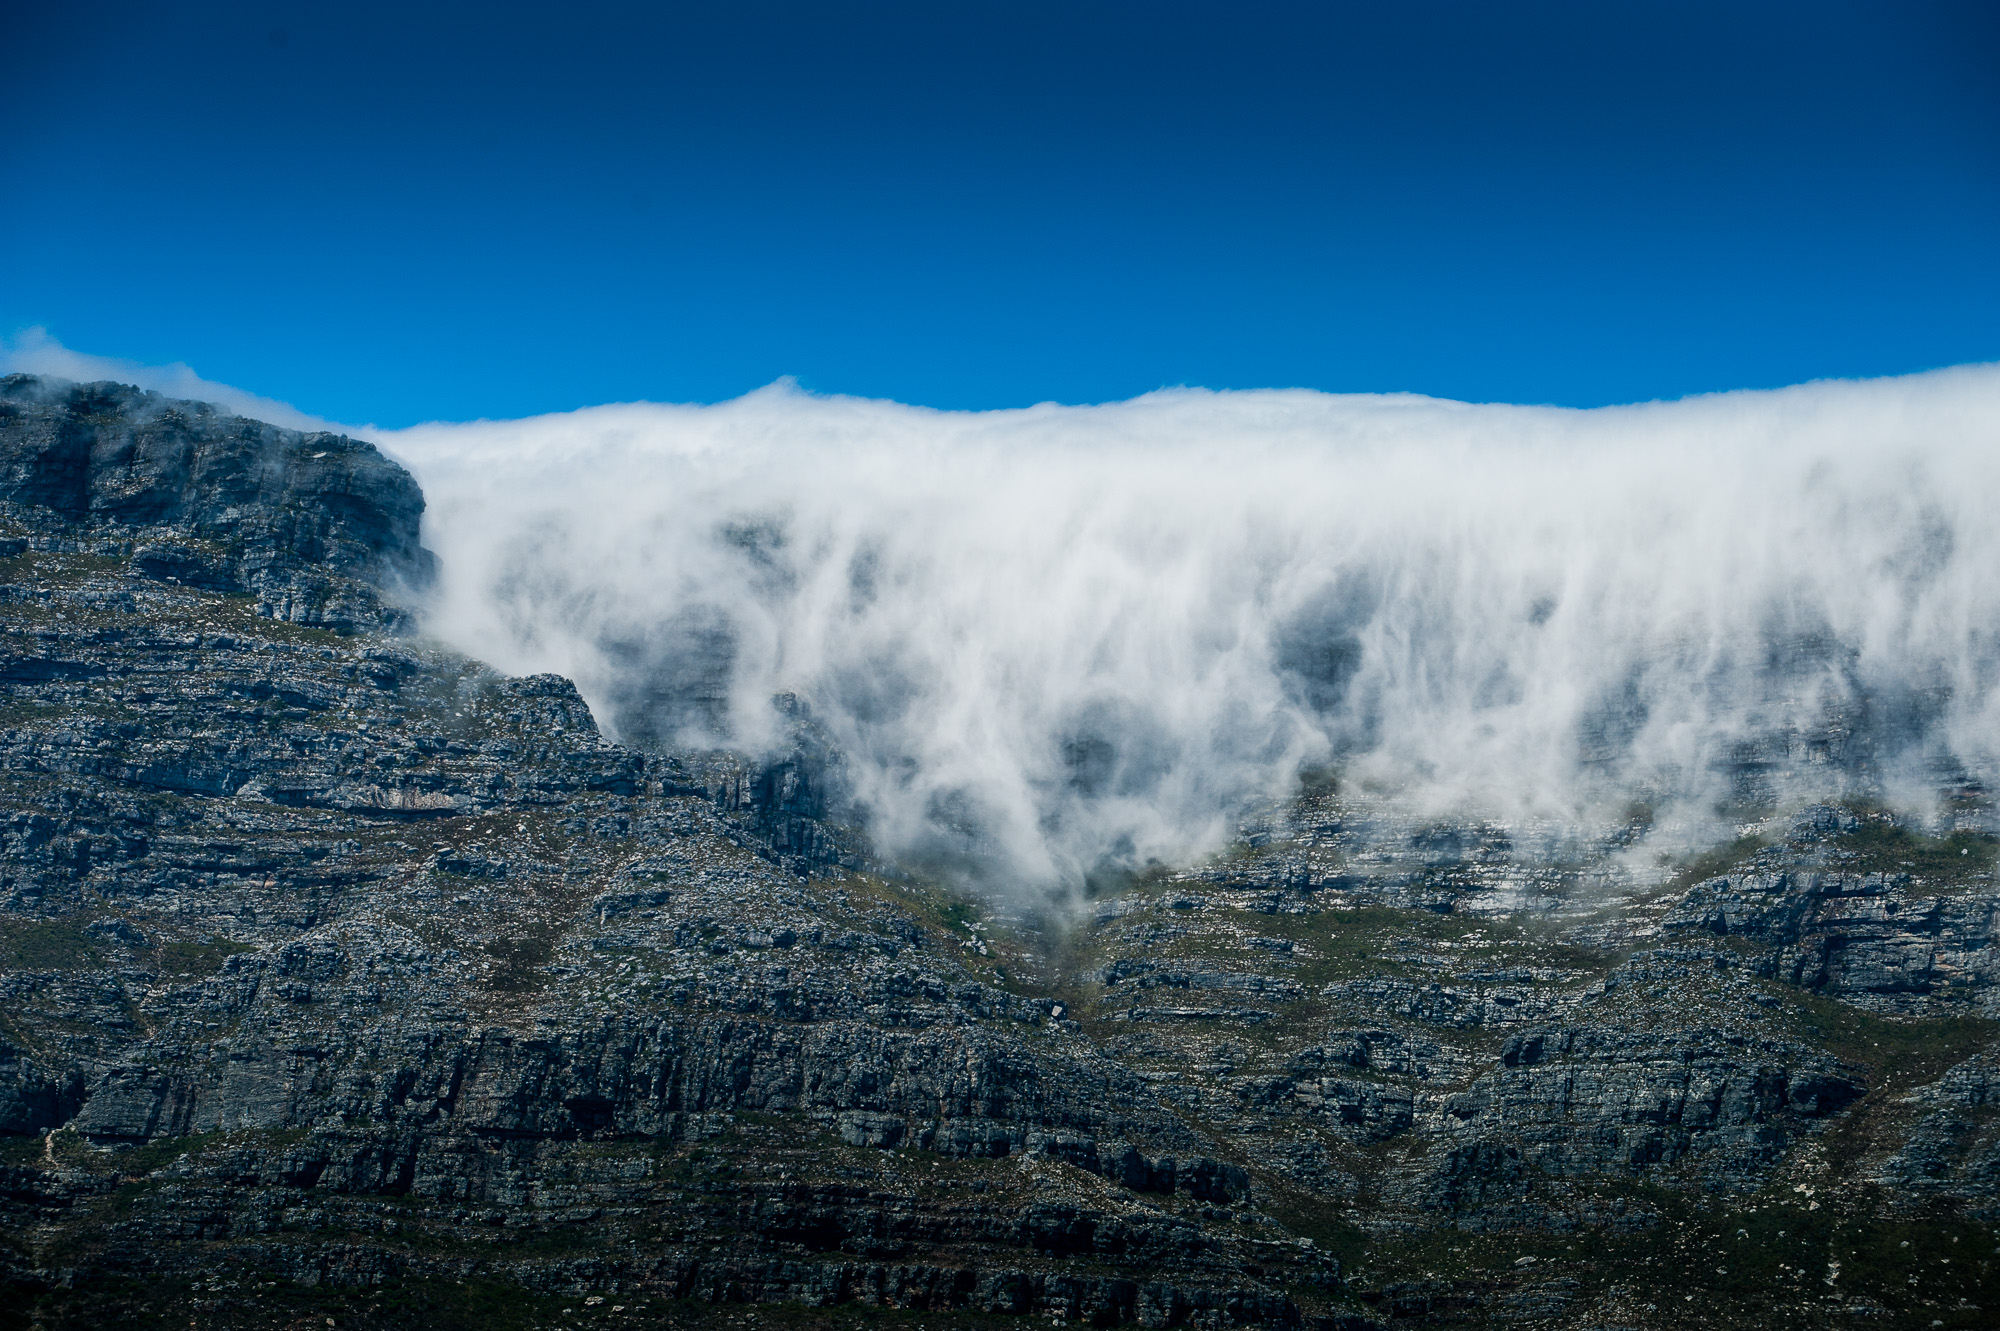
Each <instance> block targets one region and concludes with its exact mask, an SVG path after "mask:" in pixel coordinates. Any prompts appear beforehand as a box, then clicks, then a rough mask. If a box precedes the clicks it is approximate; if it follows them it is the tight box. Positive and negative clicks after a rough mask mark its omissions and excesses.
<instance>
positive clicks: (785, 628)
mask: <svg viewBox="0 0 2000 1331" xmlns="http://www.w3.org/2000/svg"><path fill="white" fill-rule="evenodd" d="M376 437H377V438H378V439H379V440H380V441H381V442H382V443H383V444H384V446H385V447H386V448H387V449H388V450H389V451H390V452H392V453H393V454H394V455H396V456H397V457H399V458H400V459H402V460H403V461H404V462H405V463H406V464H407V465H409V466H410V467H411V468H412V469H413V470H414V471H415V473H416V474H417V476H418V479H419V480H420V481H421V482H422V484H423V487H424V490H425V493H426V495H427V496H428V499H429V503H430V509H429V513H428V516H427V518H426V540H427V543H428V544H429V545H430V546H431V547H432V548H433V549H434V550H436V551H437V552H438V554H439V555H440V557H441V559H442V564H443V570H444V571H443V578H442V583H441V586H440V587H439V589H438V593H437V599H436V602H435V604H434V606H433V607H432V609H431V611H430V614H429V619H428V621H427V622H428V626H429V629H430V631H431V632H433V633H435V634H437V635H438V636H440V637H442V638H443V639H445V640H447V641H448V642H450V643H452V644H454V645H455V646H457V647H459V648H461V649H463V650H464V651H466V652H468V653H471V654H473V655H475V656H478V657H481V658H483V659H486V660H489V661H492V662H494V663H495V664H497V665H499V666H501V667H503V668H506V669H509V670H513V671H522V672H525V671H541V670H551V671H558V672H560V673H563V674H565V675H568V676H570V677H572V678H573V679H575V680H576V682H577V684H578V686H579V687H580V688H581V689H582V691H583V693H584V695H585V696H586V697H587V698H588V699H589V700H590V702H591V703H592V705H593V708H594V709H595V710H596V712H597V714H598V715H599V717H600V719H601V720H602V721H603V723H604V724H605V727H606V729H607V730H608V731H610V732H611V733H612V734H614V735H616V736H618V737H620V738H623V739H625V740H627V741H630V742H634V743H638V744H642V745H646V746H649V747H654V748H660V749H674V748H700V747H707V746H729V747H734V748H737V749H740V750H745V751H748V752H750V753H752V754H758V753H768V752H776V751H780V750H782V749H783V748H784V747H785V746H786V745H787V744H788V743H789V740H788V733H787V729H786V727H787V725H788V724H790V722H789V720H788V716H789V715H792V714H793V713H788V712H787V711H786V710H784V709H781V708H778V707H775V706H774V703H773V699H774V698H776V697H778V696H779V695H792V696H795V697H796V698H797V699H799V700H801V701H802V702H803V703H804V705H805V709H806V711H807V713H808V714H809V715H810V717H811V719H812V723H813V724H814V725H816V726H817V727H818V728H819V729H820V732H821V733H822V734H823V735H824V737H825V738H826V739H827V740H828V741H829V742H830V743H831V745H832V746H833V747H834V748H835V749H836V750H837V751H838V752H839V753H840V754H842V755H843V759H844V768H843V784H844V786H845V788H846V791H847V793H848V796H849V797H850V800H851V806H850V813H851V815H852V816H853V817H855V818H856V819H857V820H858V821H860V822H861V823H862V824H863V825H864V826H865V827H866V829H867V830H868V832H869V834H870V835H871V837H872V839H873V841H874V843H875V845H876V846H877V847H878V849H879V850H880V851H881V852H882V853H884V854H887V855H890V856H900V857H927V858H933V859H935V858H938V857H960V858H963V859H966V860H967V861H969V862H977V863H981V864H984V865H985V866H986V868H987V871H989V872H990V873H992V874H997V875H999V876H1001V877H1003V878H1006V879H1009V880H1012V881H1016V882H1019V883H1022V884H1038V885H1044V886H1060V885H1062V884H1065V883H1074V882H1076V881H1078V880H1079V879H1080V878H1081V876H1082V875H1084V874H1086V873H1088V872H1090V871H1091V870H1092V869H1094V868H1099V867H1102V866H1105V865H1127V866H1137V865H1143V864H1145V863H1148V862H1151V861H1161V862H1165V863H1170V864H1172V863H1184V862H1187V861H1190V860H1193V859H1197V858H1199V857H1201V856H1203V855H1205V854H1209V853H1211V852H1213V851H1215V850H1216V849H1217V848H1218V847H1220V846H1222V845H1223V844H1224V843H1225V842H1226V841H1227V839H1228V837H1229V835H1230V834H1231V831H1232V828H1233V826H1234V820H1235V819H1236V818H1238V817H1239V816H1240V815H1241V814H1242V811H1243V810H1245V809H1246V808H1250V807H1254V806H1256V805H1257V804H1258V803H1259V802H1261V801H1269V800H1273V799H1279V798H1282V797H1284V796H1285V795H1286V793H1287V792H1289V791H1291V790H1293V789H1295V788H1296V783H1297V781H1298V778H1299V775H1300V773H1301V772H1302V771H1307V770H1314V769H1332V770H1336V771H1338V772H1339V773H1340V777H1341V779H1342V780H1343V781H1345V782H1348V783H1352V784H1355V785H1356V786H1357V788H1358V787H1361V786H1366V787H1368V788H1374V789H1382V790H1388V791H1393V792H1396V794H1397V796H1398V798H1401V799H1404V800H1408V801H1411V802H1412V803H1413V806H1414V807H1418V808H1420V809H1425V810H1432V811H1436V812H1438V813H1460V814H1477V815H1480V816H1488V817H1495V818H1500V819H1506V820H1519V821H1527V820H1534V819H1540V820H1553V821H1555V822H1558V823H1564V824H1568V825H1587V824H1589V823H1591V822H1592V821H1593V820H1597V821H1602V820H1612V819H1616V818H1618V817H1620V816H1622V814H1623V811H1625V810H1627V809H1628V808H1629V807H1630V806H1631V805H1632V804H1633V803H1634V802H1635V801H1638V802H1644V803H1646V804H1648V805H1652V806H1655V807H1658V808H1661V809H1674V810H1681V811H1695V812H1697V813H1710V814H1712V813H1714V812H1716V811H1718V810H1722V811H1726V810H1727V809H1728V808H1730V807H1731V806H1732V802H1733V803H1735V804H1739V805H1740V804H1744V803H1746V802H1748V803H1762V804H1765V805H1769V804H1771V803H1772V802H1774V801H1776V802H1780V803H1781V802H1783V801H1786V800H1794V801H1796V800H1803V799H1806V798H1815V797H1825V796H1839V795H1856V794H1865V795H1869V796H1872V797H1875V798H1882V799H1888V800H1891V801H1902V802H1905V803H1909V804H1913V805H1921V804H1923V803H1924V802H1925V801H1927V800H1929V799H1931V798H1933V797H1934V794H1935V792H1936V791H1937V790H1938V789H1939V788H1940V787H1941V785H1948V784H1949V783H1951V782H1953V781H1958V782H1963V781H1966V780H1979V779H1982V778H1983V777H1985V776H1987V775H1989V774H1990V773H1991V771H1992V768H1993V765H1994V761H1995V755H1996V753H2000V707H1996V701H2000V695H1996V687H2000V643H1996V627H2000V615H1996V611H2000V542H1996V537H1995V534H1994V524H1993V516H1992V515H1993V514H1994V513H1995V512H1996V501H2000V460H1996V459H2000V448H1996V445H2000V368H1996V367H1971V368H1961V369H1955V370H1948V371H1940V372H1935V373H1931V374H1926V375H1918V376H1912V377H1907V378H1900V379H1887V380H1875V381H1867V382H1828V383H1815V384H1810V385H1805V386H1801V387H1796V388H1788V389H1783V390H1778V391H1772V392H1743V393H1730V394H1722V395H1715V396H1709V397H1701V398H1694V399H1687V400H1683V401H1678V402H1671V403H1653V404H1646V405H1639V406H1630V407H1618V408H1605V409H1596V410H1568V409H1560V408H1544V407H1521V406H1504V405H1467V404H1463V403H1456V402H1447V401H1439V400H1435V399H1428V398H1422V397H1415V396H1397V395H1390V396H1332V395H1326V394H1321V393H1315V392H1309V391H1268V392H1229V393H1218V392H1208V391H1201V390H1191V389H1179V390H1169V391H1162V392H1158V393H1153V394H1149V395H1147V396H1144V397H1141V398H1137V399H1134V400H1132V401H1129V402H1120V403H1113V404H1108V405H1102V406H1086V407H1067V406H1056V405H1044V406H1037V407H1032V408H1028V409H1025V410H1011V411H992V412H979V413H964V412H942V411H933V410H927V409H922V408H916V407H909V406H903V405H899V404H896V403H893V402H881V401H867V400H859V399H852V398H842V397H826V396H816V395H811V394H808V393H804V392H801V391H799V390H797V389H796V388H794V387H791V386H789V385H787V384H782V383H781V384H779V385H775V386H773V387H771V388H769V389H765V390H762V391H760V392H757V393H753V394H750V395H748V396H746V397H743V398H740V399H737V400H735V401H731V402H725V403H721V404H718V405H714V406H668V405H650V404H639V405H625V406H607V407H596V408H591V409H588V410H583V411H577V412H572V413H568V414H563V415H552V416H544V417H538V418H534V419H528V420H519V421H479V422H472V423H466V424H449V425H429V426H423V427H418V428H415V429H410V430H404V431H398V432H387V433H378V434H377V435H376Z"/></svg>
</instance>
